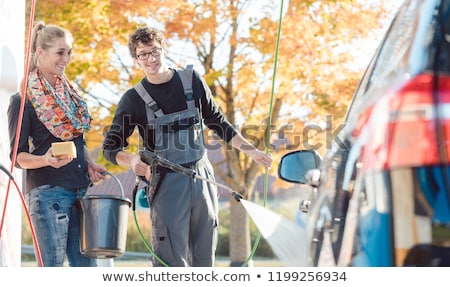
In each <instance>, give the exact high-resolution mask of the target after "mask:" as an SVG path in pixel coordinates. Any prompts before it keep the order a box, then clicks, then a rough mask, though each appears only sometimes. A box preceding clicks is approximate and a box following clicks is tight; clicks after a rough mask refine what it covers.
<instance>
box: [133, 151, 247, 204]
mask: <svg viewBox="0 0 450 287" xmlns="http://www.w3.org/2000/svg"><path fill="white" fill-rule="evenodd" d="M139 155H140V157H141V160H142V161H143V162H145V163H146V164H148V165H153V164H158V165H160V166H162V167H165V168H168V169H171V170H173V171H175V172H179V173H182V174H184V175H186V176H189V177H192V178H196V179H200V180H203V181H206V182H209V183H212V184H215V185H216V186H218V187H221V188H223V189H225V190H227V191H229V192H230V193H231V195H232V196H233V197H234V199H236V201H238V202H239V201H240V200H241V199H242V195H241V194H240V193H238V192H237V191H234V190H233V189H231V188H230V187H228V186H226V185H223V184H220V183H218V182H215V181H213V180H210V179H208V178H205V177H202V176H199V175H197V173H196V172H195V171H194V170H192V169H190V168H187V167H184V166H182V165H180V164H176V163H173V162H171V161H169V160H167V159H165V158H161V157H160V156H159V155H157V154H156V153H154V152H152V151H149V150H141V151H139Z"/></svg>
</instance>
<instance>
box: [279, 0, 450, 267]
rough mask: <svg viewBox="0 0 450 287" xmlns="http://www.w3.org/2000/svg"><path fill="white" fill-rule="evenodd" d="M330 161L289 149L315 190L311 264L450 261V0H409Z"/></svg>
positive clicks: (308, 217)
mask: <svg viewBox="0 0 450 287" xmlns="http://www.w3.org/2000/svg"><path fill="white" fill-rule="evenodd" d="M344 122H345V124H344V126H343V128H342V129H341V130H340V131H339V133H337V135H336V137H335V138H334V140H333V144H332V146H331V147H330V148H329V149H328V150H327V151H326V152H325V153H324V155H323V157H322V158H321V157H320V156H319V155H318V154H317V152H316V151H314V150H298V151H291V152H289V153H287V154H285V155H284V156H283V157H282V159H281V161H280V163H279V167H278V176H279V178H281V179H283V180H285V181H288V182H295V183H300V184H307V185H309V186H311V188H312V189H313V192H312V193H311V196H310V198H309V199H308V200H306V201H305V200H303V201H302V202H301V204H300V206H301V207H300V208H301V210H303V211H301V210H299V211H298V212H306V213H305V216H304V217H303V218H304V221H305V225H306V228H307V237H308V239H307V245H308V246H307V250H308V252H307V257H308V258H307V262H308V263H307V265H308V266H367V267H371V266H379V267H385V266H386V267H391V266H450V164H449V163H450V0H405V1H404V2H403V3H402V5H401V6H400V7H399V9H398V11H397V13H396V14H395V17H394V18H393V20H392V22H391V24H390V26H389V28H388V29H387V31H386V34H385V36H384V37H383V39H382V41H381V42H380V44H379V46H378V48H377V49H376V52H375V53H374V56H373V57H372V60H371V61H370V63H369V65H368V66H367V68H366V70H365V73H364V75H363V77H362V78H361V80H360V82H359V84H358V86H357V88H356V90H355V93H354V95H353V98H352V101H351V103H350V105H349V107H348V111H347V115H346V117H345V121H344Z"/></svg>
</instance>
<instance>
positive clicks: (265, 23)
mask: <svg viewBox="0 0 450 287" xmlns="http://www.w3.org/2000/svg"><path fill="white" fill-rule="evenodd" d="M364 2H365V1H352V0H340V1H331V0H328V1H327V0H322V1H319V0H316V1H313V0H310V1H304V0H290V1H286V3H285V7H284V8H285V9H284V13H283V14H282V17H279V16H280V15H279V14H278V11H281V10H280V8H281V7H280V5H281V3H283V2H282V1H279V0H267V1H258V0H222V1H219V0H204V1H195V0H188V1H186V0H170V1H169V0H161V1H147V0H129V1H122V0H108V1H106V0H97V1H88V0H79V1H69V0H47V1H37V9H36V18H38V19H43V20H45V21H46V22H48V23H57V24H58V25H61V26H64V27H67V28H69V29H70V30H71V31H72V32H73V34H74V38H75V43H74V51H75V52H76V56H75V57H74V60H73V62H72V64H71V65H70V67H69V68H68V70H67V72H68V74H69V77H70V78H73V79H75V80H76V83H77V84H78V86H79V88H80V89H81V90H82V91H83V92H84V93H85V94H86V95H87V96H88V98H89V100H90V101H91V103H94V106H97V107H98V108H101V107H105V108H107V109H109V107H111V106H113V104H114V103H116V102H118V99H119V97H120V95H121V93H123V92H124V91H125V90H126V89H128V88H129V87H131V86H132V85H134V84H135V83H136V82H137V81H139V80H140V79H141V78H142V76H143V75H142V74H141V73H140V72H139V71H138V70H137V69H136V67H135V66H134V65H133V62H132V61H131V58H130V56H129V55H128V52H127V50H126V43H127V40H128V36H129V34H130V33H131V32H132V31H134V30H135V28H136V27H137V26H142V25H154V26H157V27H160V28H162V29H163V30H165V32H166V35H167V37H168V39H169V42H170V43H171V48H169V59H170V60H171V61H172V64H173V65H174V66H184V65H185V64H187V63H192V62H193V63H194V64H196V69H198V70H199V71H201V73H202V74H203V75H204V77H205V79H206V81H207V83H208V85H209V87H210V89H211V91H212V92H213V94H214V95H215V99H216V101H217V102H218V104H219V105H220V107H221V108H222V110H223V112H224V113H225V115H226V117H227V118H228V120H229V121H230V122H231V123H232V124H233V125H235V126H236V127H239V128H240V129H241V131H243V133H244V135H246V136H247V137H248V138H249V139H251V141H252V142H253V143H254V144H256V145H257V146H258V147H259V148H262V149H266V150H267V151H268V152H271V153H273V154H274V156H277V154H282V153H284V152H286V150H287V149H289V148H302V147H304V144H305V141H308V140H310V139H309V138H306V139H305V138H304V137H303V135H302V130H303V129H304V127H305V126H306V125H307V123H309V122H323V121H324V119H325V116H327V115H331V116H332V118H333V121H335V122H336V125H338V123H339V122H340V121H341V120H342V117H343V115H344V114H345V111H346V108H347V106H348V103H349V100H350V98H351V95H352V93H353V90H354V89H355V87H356V84H357V80H358V78H359V77H360V75H361V73H362V70H361V68H360V67H359V68H358V69H355V68H354V65H352V63H353V62H354V59H353V56H354V55H355V54H356V52H357V48H355V47H358V46H355V43H356V44H357V43H358V41H360V40H362V39H364V37H367V36H368V35H369V33H370V32H371V31H373V30H374V29H376V28H379V27H380V23H381V22H380V19H381V16H382V15H383V11H384V5H380V4H384V2H383V1H378V2H377V3H375V4H367V3H364ZM274 12H276V13H274ZM280 14H281V13H280ZM280 23H281V33H280V34H279V36H280V45H279V51H278V54H277V53H276V43H277V36H278V27H279V24H280ZM275 55H278V62H277V63H276V64H277V70H274V67H275ZM99 87H103V88H101V89H99ZM99 90H101V91H103V93H102V94H99V92H98V91H99ZM105 91H106V92H105ZM112 112H113V109H110V115H111V113H112ZM98 115H101V111H98ZM110 115H109V116H110ZM269 119H270V122H268V120H269ZM100 120H102V124H100V122H98V125H100V126H103V125H108V123H110V118H108V119H107V120H104V119H100ZM286 126H288V127H290V128H287V129H281V127H286ZM97 130H98V132H99V133H101V132H102V130H103V129H102V128H98V129H97ZM281 130H283V131H284V132H283V133H281V132H280V131H281ZM286 131H287V133H285V132H286ZM324 135H326V133H325V131H322V132H318V133H317V135H315V136H316V139H315V140H317V141H318V142H322V143H324V142H326V138H325V137H324ZM269 136H272V137H273V138H279V137H286V138H289V140H290V141H291V143H292V142H294V143H297V144H294V145H291V146H290V147H289V148H288V147H287V146H275V145H269V143H270V142H271V141H270V140H269V138H268V137H269ZM207 138H208V139H210V140H214V141H215V140H217V139H216V138H214V137H213V136H208V137H207ZM298 138H301V139H300V140H295V139H298ZM99 139H100V137H98V136H97V141H99ZM96 144H99V143H98V142H97V143H96ZM221 146H222V148H221V150H220V151H221V155H222V157H221V158H222V159H221V160H220V161H218V162H217V163H216V168H215V170H216V173H217V177H218V178H220V179H221V180H222V181H223V182H224V183H225V184H226V185H227V186H229V187H231V188H232V189H233V190H236V191H239V192H240V193H241V194H242V195H243V196H244V198H245V199H251V198H252V193H253V192H254V190H255V184H256V180H257V179H258V177H261V176H262V175H265V176H266V178H267V177H268V176H269V175H272V176H273V174H274V170H275V168H276V162H277V161H276V160H275V164H274V167H273V168H272V170H270V171H267V173H266V171H265V170H263V169H262V168H261V167H260V166H258V165H256V164H255V163H254V162H252V161H251V160H250V159H249V158H247V157H246V156H245V154H243V153H241V152H239V151H237V150H235V149H232V148H231V147H229V146H228V145H227V144H225V143H221ZM97 148H98V147H97ZM325 149H326V144H322V145H321V147H320V150H321V152H323V151H324V150H325ZM269 188H271V186H269V187H267V186H266V188H265V191H266V190H267V189H269ZM230 203H231V208H230V216H231V227H230V237H231V238H230V259H231V265H233V266H240V265H242V264H243V263H244V262H246V260H247V259H248V258H249V255H250V252H251V247H252V246H251V242H250V235H249V224H250V223H249V218H248V216H247V213H246V211H245V209H244V208H243V206H242V205H241V204H239V203H238V202H236V201H235V200H233V199H232V200H230Z"/></svg>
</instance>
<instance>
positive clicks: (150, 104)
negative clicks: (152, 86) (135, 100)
mask: <svg viewBox="0 0 450 287" xmlns="http://www.w3.org/2000/svg"><path fill="white" fill-rule="evenodd" d="M134 89H135V90H136V92H137V93H138V94H139V96H140V97H141V98H142V100H144V102H145V107H146V110H147V121H148V122H149V123H150V122H152V121H154V120H155V115H156V116H158V117H159V116H162V115H164V113H163V112H162V110H161V109H160V108H159V106H158V104H157V103H156V102H155V100H154V99H153V98H152V96H150V94H149V93H148V92H147V90H146V89H145V88H144V86H143V85H142V82H139V83H137V84H136V85H135V86H134Z"/></svg>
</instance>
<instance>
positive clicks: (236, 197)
mask: <svg viewBox="0 0 450 287" xmlns="http://www.w3.org/2000/svg"><path fill="white" fill-rule="evenodd" d="M231 194H232V195H233V197H234V199H236V201H237V202H240V201H241V199H242V195H241V194H240V193H237V192H235V191H233V192H232V193H231Z"/></svg>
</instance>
